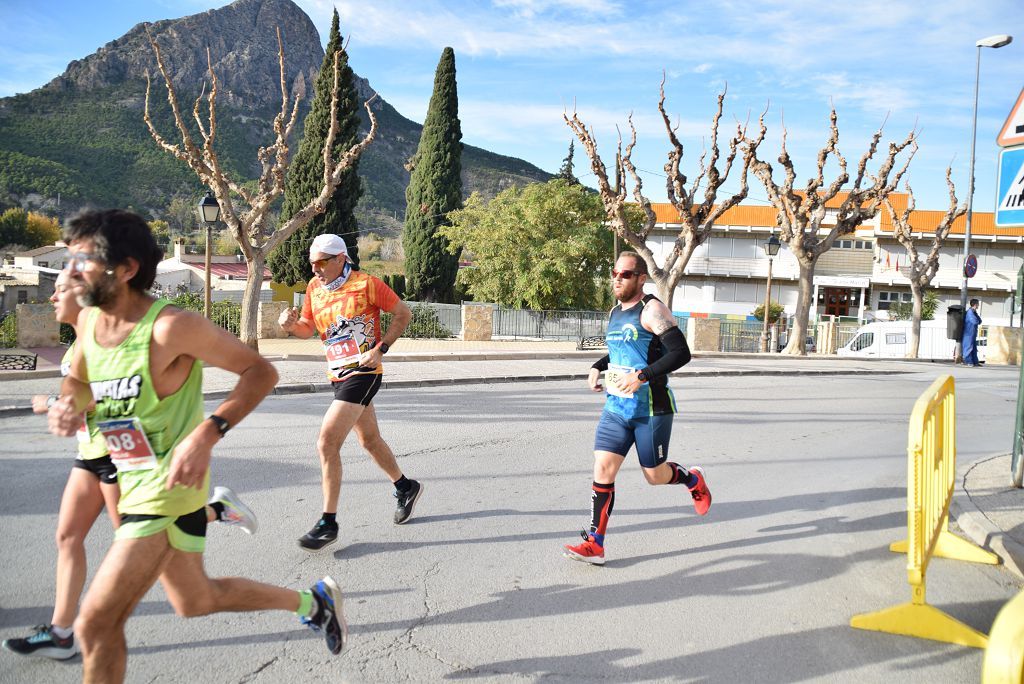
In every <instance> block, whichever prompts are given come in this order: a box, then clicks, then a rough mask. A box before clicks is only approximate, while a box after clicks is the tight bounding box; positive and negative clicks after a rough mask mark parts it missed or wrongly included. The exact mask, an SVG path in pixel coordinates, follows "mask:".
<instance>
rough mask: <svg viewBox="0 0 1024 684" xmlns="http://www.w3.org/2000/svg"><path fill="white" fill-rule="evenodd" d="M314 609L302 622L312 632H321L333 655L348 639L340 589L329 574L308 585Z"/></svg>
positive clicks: (336, 653) (339, 650) (337, 652)
mask: <svg viewBox="0 0 1024 684" xmlns="http://www.w3.org/2000/svg"><path fill="white" fill-rule="evenodd" d="M310 590H311V591H312V592H313V600H314V601H316V611H315V612H314V613H313V615H311V616H310V617H308V618H302V624H304V625H309V628H310V629H312V630H313V631H314V632H322V633H323V635H324V639H326V640H327V649H328V650H329V651H330V652H331V653H333V654H334V655H338V654H339V653H341V651H342V649H344V648H345V641H346V640H347V639H348V624H347V623H346V622H345V613H344V611H343V609H342V598H341V589H340V588H339V587H338V583H337V582H335V581H334V580H333V579H332V578H331V577H330V576H329V575H328V576H327V577H324V578H323V579H322V580H320V581H319V582H317V583H316V584H314V585H313V586H312V587H310Z"/></svg>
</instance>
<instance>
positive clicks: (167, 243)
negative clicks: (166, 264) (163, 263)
mask: <svg viewBox="0 0 1024 684" xmlns="http://www.w3.org/2000/svg"><path fill="white" fill-rule="evenodd" d="M148 223H149V229H150V231H152V233H153V237H154V238H155V239H156V244H158V245H160V248H161V249H162V250H164V253H165V254H166V253H167V252H168V250H169V249H170V247H171V226H170V224H169V223H167V221H164V220H162V219H154V220H152V221H149V222H148Z"/></svg>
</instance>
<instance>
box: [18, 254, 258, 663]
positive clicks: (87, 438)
mask: <svg viewBox="0 0 1024 684" xmlns="http://www.w3.org/2000/svg"><path fill="white" fill-rule="evenodd" d="M50 302H51V303H52V304H53V308H54V313H55V315H56V319H57V321H58V322H59V323H67V324H70V325H71V326H72V327H74V326H75V325H76V323H77V320H78V316H79V314H80V313H81V311H82V307H81V306H80V305H79V304H78V302H77V301H76V299H75V296H74V293H72V291H71V289H70V286H69V285H68V273H67V271H61V272H60V274H58V276H57V279H56V281H55V282H54V291H53V296H51V297H50ZM75 332H76V337H77V329H76V331H75ZM75 347H76V343H74V342H72V344H71V346H69V347H68V350H67V352H65V354H64V358H63V360H62V361H61V374H62V375H67V374H68V372H69V370H70V366H71V359H72V357H73V355H74V350H75ZM56 399H57V398H56V397H55V396H53V395H49V396H47V395H38V396H35V397H32V410H33V411H34V412H35V413H46V412H47V411H48V410H49V407H50V405H51V404H53V403H54V402H55V401H56ZM75 437H76V439H77V441H78V457H77V458H76V459H75V460H74V462H73V466H72V468H71V473H70V474H69V475H68V481H67V484H66V485H65V486H64V494H63V496H62V497H61V504H60V510H59V512H58V514H57V535H56V537H57V573H56V575H57V576H56V587H55V589H56V591H55V597H54V604H53V615H52V617H51V618H50V622H49V623H46V624H42V625H39V626H37V627H35V628H34V629H33V631H32V633H31V634H30V635H29V636H27V637H22V638H12V639H4V642H3V647H4V649H6V650H8V651H10V652H12V653H16V654H18V655H22V656H35V657H44V658H53V659H55V660H66V659H68V658H72V657H74V656H75V655H76V654H77V653H78V643H77V642H76V641H75V636H74V627H73V625H74V621H75V617H76V616H77V615H78V600H79V599H80V598H81V596H82V589H83V588H84V587H85V578H86V574H87V571H88V565H87V563H86V554H85V538H86V537H87V536H88V535H89V532H90V531H91V530H92V526H93V524H94V523H95V522H96V519H97V518H98V517H99V514H100V511H101V510H102V509H103V508H104V507H105V508H106V509H107V513H108V514H109V515H110V519H111V522H112V523H113V525H114V528H115V529H116V528H117V527H118V525H119V524H120V520H121V519H120V516H119V515H118V512H117V504H118V494H119V488H118V484H117V470H116V469H115V468H114V464H113V462H112V461H111V460H110V455H109V454H107V445H106V442H105V441H104V439H103V435H102V434H101V433H100V432H99V430H97V429H96V425H95V420H94V418H93V413H92V411H91V410H89V411H86V413H85V420H83V421H81V423H80V427H79V429H78V430H77V431H76V432H75ZM206 514H207V521H208V522H215V521H216V522H223V523H226V524H229V525H238V526H240V527H241V528H242V529H244V530H245V531H246V532H248V533H250V534H251V533H252V532H254V531H255V529H256V519H255V517H254V516H253V514H252V512H251V511H250V510H249V509H248V508H247V507H246V506H245V505H244V504H243V503H242V502H241V501H240V500H239V499H238V496H237V495H236V494H235V493H234V492H233V491H232V490H231V489H229V488H227V487H217V489H216V490H215V493H214V497H213V500H211V501H210V504H209V505H208V506H207V507H206Z"/></svg>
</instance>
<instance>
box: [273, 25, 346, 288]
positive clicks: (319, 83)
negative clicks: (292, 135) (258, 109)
mask: <svg viewBox="0 0 1024 684" xmlns="http://www.w3.org/2000/svg"><path fill="white" fill-rule="evenodd" d="M335 53H338V54H339V55H340V57H339V64H338V68H339V78H338V107H337V116H338V134H337V136H336V137H335V141H334V147H333V150H334V155H335V157H336V158H337V157H340V156H341V155H342V154H344V153H345V151H346V150H348V149H349V148H350V147H351V146H352V145H354V144H355V143H356V136H357V135H358V133H359V104H358V100H357V97H358V93H357V92H356V88H355V83H354V80H353V76H352V68H351V67H350V66H349V64H348V54H347V53H346V52H345V49H344V46H343V45H342V41H341V33H340V31H339V30H338V10H334V17H333V18H332V19H331V33H330V37H329V38H328V40H327V53H326V54H325V55H324V61H323V64H322V65H321V66H320V74H319V75H318V76H317V79H316V95H315V96H314V97H313V105H312V107H311V108H310V110H309V114H307V115H306V121H305V125H304V128H303V134H302V143H301V144H300V145H299V151H298V152H297V153H296V155H295V159H294V161H293V162H292V165H291V168H290V169H289V170H288V178H287V180H286V182H285V190H284V204H283V205H282V207H281V216H280V219H279V220H280V223H281V224H284V223H285V222H286V221H288V219H290V218H291V217H292V216H294V215H295V213H296V212H298V211H299V210H301V209H302V208H303V207H305V206H306V205H307V204H308V203H309V201H310V200H311V199H313V198H314V197H316V196H318V195H319V194H320V191H321V189H323V186H324V159H323V149H324V142H325V141H326V140H327V133H328V131H329V130H330V127H331V91H332V89H333V87H334V55H335ZM358 170H359V164H358V161H357V162H356V163H355V164H352V166H351V167H349V169H348V170H346V171H345V173H344V175H343V176H342V178H341V182H340V183H339V184H338V188H337V189H336V190H335V191H334V195H332V196H331V199H330V200H329V201H328V202H327V208H326V209H325V210H324V212H323V213H322V214H319V215H318V216H315V217H314V218H313V219H312V220H311V221H310V222H309V223H307V224H306V226H305V227H304V228H301V229H299V230H297V231H295V232H294V233H293V234H292V235H291V237H289V238H288V239H287V240H285V241H284V242H283V243H282V244H281V246H280V247H278V248H277V249H276V250H274V251H273V252H272V253H271V254H270V257H269V259H267V265H268V266H269V267H270V271H271V273H272V274H273V276H274V280H276V281H277V282H282V283H287V284H288V285H294V284H295V283H297V282H299V281H302V280H309V279H310V278H312V277H313V271H312V269H310V267H309V243H310V242H312V241H313V238H314V237H316V236H317V235H320V234H322V233H335V234H336V235H340V236H341V237H342V238H343V239H344V240H345V244H346V245H347V246H348V256H349V259H351V260H352V262H353V263H354V264H355V265H356V266H357V267H358V265H359V245H358V243H357V240H358V238H359V226H358V224H357V223H356V216H355V207H356V203H357V202H358V201H359V197H360V196H361V195H362V194H363V186H362V182H361V181H360V179H359V175H358Z"/></svg>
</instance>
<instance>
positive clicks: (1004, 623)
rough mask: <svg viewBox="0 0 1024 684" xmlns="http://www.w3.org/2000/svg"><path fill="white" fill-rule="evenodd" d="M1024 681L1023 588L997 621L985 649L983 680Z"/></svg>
mask: <svg viewBox="0 0 1024 684" xmlns="http://www.w3.org/2000/svg"><path fill="white" fill-rule="evenodd" d="M1022 681H1024V591H1022V592H1020V593H1019V594H1017V596H1015V597H1014V598H1012V599H1010V600H1009V601H1008V602H1007V604H1006V605H1005V606H1003V608H1002V610H1000V611H999V615H997V616H996V621H995V622H993V623H992V634H991V635H990V636H989V638H988V648H986V649H985V663H984V665H983V666H982V669H981V684H1021V682H1022Z"/></svg>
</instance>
